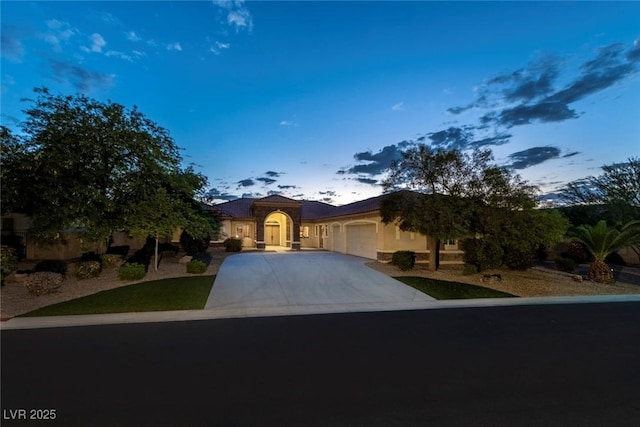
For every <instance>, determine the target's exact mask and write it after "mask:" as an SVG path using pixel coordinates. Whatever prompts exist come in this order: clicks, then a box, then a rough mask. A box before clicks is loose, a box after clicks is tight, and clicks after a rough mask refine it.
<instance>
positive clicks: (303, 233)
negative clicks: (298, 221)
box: [300, 226, 309, 239]
mask: <svg viewBox="0 0 640 427" xmlns="http://www.w3.org/2000/svg"><path fill="white" fill-rule="evenodd" d="M300 237H301V238H305V239H306V238H308V237H309V227H307V226H304V227H300Z"/></svg>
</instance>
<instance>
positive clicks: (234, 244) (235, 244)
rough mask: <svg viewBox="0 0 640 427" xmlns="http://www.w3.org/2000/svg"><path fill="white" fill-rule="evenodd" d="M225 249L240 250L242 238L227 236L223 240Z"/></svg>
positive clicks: (229, 250) (230, 250) (228, 250)
mask: <svg viewBox="0 0 640 427" xmlns="http://www.w3.org/2000/svg"><path fill="white" fill-rule="evenodd" d="M224 247H225V251H227V252H240V251H241V250H242V240H240V239H234V238H232V237H229V238H228V239H226V240H225V241H224Z"/></svg>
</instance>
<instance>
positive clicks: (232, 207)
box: [213, 195, 382, 220]
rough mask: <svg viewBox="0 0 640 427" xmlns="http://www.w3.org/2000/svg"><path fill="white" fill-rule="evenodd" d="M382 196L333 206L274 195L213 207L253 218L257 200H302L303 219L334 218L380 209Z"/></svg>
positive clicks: (230, 214)
mask: <svg viewBox="0 0 640 427" xmlns="http://www.w3.org/2000/svg"><path fill="white" fill-rule="evenodd" d="M381 198H382V196H377V197H371V198H369V199H365V200H360V201H358V202H353V203H349V204H347V205H343V206H333V205H330V204H327V203H323V202H318V201H315V200H302V201H298V200H294V199H289V198H287V197H283V196H278V195H273V196H267V197H264V198H262V199H249V198H246V199H236V200H231V201H228V202H224V203H220V204H218V205H215V206H214V207H213V209H217V210H219V211H220V212H221V213H222V215H224V216H229V217H232V218H237V219H241V218H242V219H247V218H252V217H253V213H252V212H251V205H252V204H253V202H255V201H261V202H273V203H291V202H301V207H300V216H301V217H302V219H303V220H313V219H323V218H333V217H338V216H346V215H355V214H362V213H367V212H375V211H377V210H378V209H380V199H381Z"/></svg>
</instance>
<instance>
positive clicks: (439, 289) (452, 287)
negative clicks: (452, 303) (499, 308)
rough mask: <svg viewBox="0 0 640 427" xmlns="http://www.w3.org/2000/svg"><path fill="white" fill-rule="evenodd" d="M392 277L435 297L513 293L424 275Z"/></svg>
mask: <svg viewBox="0 0 640 427" xmlns="http://www.w3.org/2000/svg"><path fill="white" fill-rule="evenodd" d="M394 279H396V280H399V281H401V282H402V283H404V284H406V285H409V286H411V287H412V288H415V289H417V290H419V291H420V292H423V293H425V294H427V295H429V296H432V297H433V298H435V299H470V298H511V297H515V295H511V294H508V293H506V292H500V291H496V290H494V289H489V288H483V287H482V286H475V285H468V284H466V283H458V282H447V281H444V280H435V279H428V278H426V277H413V276H401V277H394Z"/></svg>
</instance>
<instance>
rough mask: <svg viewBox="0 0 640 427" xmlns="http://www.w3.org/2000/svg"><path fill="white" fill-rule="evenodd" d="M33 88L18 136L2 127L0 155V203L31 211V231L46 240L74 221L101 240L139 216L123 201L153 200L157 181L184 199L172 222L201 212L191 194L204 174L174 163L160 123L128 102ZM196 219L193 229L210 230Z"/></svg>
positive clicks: (203, 182) (84, 232) (5, 207)
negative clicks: (0, 154) (0, 157)
mask: <svg viewBox="0 0 640 427" xmlns="http://www.w3.org/2000/svg"><path fill="white" fill-rule="evenodd" d="M34 92H35V94H36V98H35V99H33V100H28V101H30V103H31V105H30V108H28V109H26V110H25V113H26V115H27V118H26V120H25V121H24V122H23V123H22V125H21V130H22V135H21V136H20V138H18V139H19V142H18V143H16V142H15V140H16V138H15V137H13V140H12V139H11V138H10V136H11V135H10V134H8V136H6V135H4V133H5V132H4V130H3V145H4V140H5V139H7V140H8V141H10V142H11V144H9V145H8V147H9V148H10V149H9V150H7V151H8V153H9V155H8V156H7V157H6V158H3V160H2V161H3V166H6V169H4V170H3V172H2V181H3V182H2V185H3V191H2V210H3V212H6V211H20V212H24V213H26V214H28V215H29V216H31V217H32V225H31V230H30V237H31V238H34V239H36V240H38V241H46V240H49V239H51V238H53V237H54V236H56V235H57V233H59V232H60V231H62V230H68V229H70V228H76V229H77V230H78V231H79V232H80V233H81V234H82V235H83V237H85V238H87V239H88V240H93V241H106V240H107V239H108V238H109V236H110V235H111V234H112V232H113V231H115V230H128V229H129V228H131V227H134V228H135V226H136V225H137V224H138V223H139V222H140V221H142V222H144V221H143V220H142V219H141V218H135V216H134V215H132V208H131V206H132V204H135V203H143V202H146V203H148V202H149V201H150V200H154V197H156V194H157V192H158V190H159V189H161V188H165V190H167V194H168V195H169V196H171V197H176V198H179V200H180V201H185V202H186V203H185V204H183V205H181V207H180V208H181V209H182V210H183V212H182V213H181V214H180V218H179V220H176V221H174V222H176V223H178V222H179V223H180V224H176V225H181V226H183V227H186V226H188V224H187V223H185V221H188V220H189V219H190V218H191V219H193V218H200V217H201V215H200V214H201V213H199V210H201V208H200V206H199V205H198V204H197V202H195V201H194V200H193V198H194V197H195V196H196V195H197V194H198V193H199V192H200V191H201V190H202V189H203V187H204V185H206V178H204V177H203V176H202V175H200V174H196V173H195V172H193V170H190V169H188V170H183V169H182V168H181V165H180V164H181V160H182V159H181V157H180V155H179V148H178V146H177V145H176V143H175V142H174V140H173V139H172V138H171V136H170V135H169V131H168V130H166V129H164V128H162V127H161V126H158V125H157V124H156V123H155V122H153V121H152V120H150V119H148V118H147V117H146V116H145V115H144V114H142V113H141V112H140V111H138V109H137V108H136V107H133V108H132V109H127V108H126V107H124V106H122V105H119V104H116V103H113V102H111V101H108V102H101V101H97V100H95V99H92V98H88V97H86V96H85V95H74V96H62V95H53V94H51V93H50V92H49V91H48V90H47V89H46V88H36V89H34ZM4 151H5V149H4V148H3V155H4ZM177 177H179V179H178V178H177ZM145 212H149V211H148V210H146V209H138V210H137V212H136V214H137V215H146V214H145ZM134 219H135V221H134ZM196 222H198V221H196ZM198 224H199V225H197V226H196V227H193V228H194V230H193V231H195V232H196V234H200V235H203V234H208V233H210V232H211V230H210V226H209V225H206V224H205V223H203V222H198ZM203 224H204V225H203Z"/></svg>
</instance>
